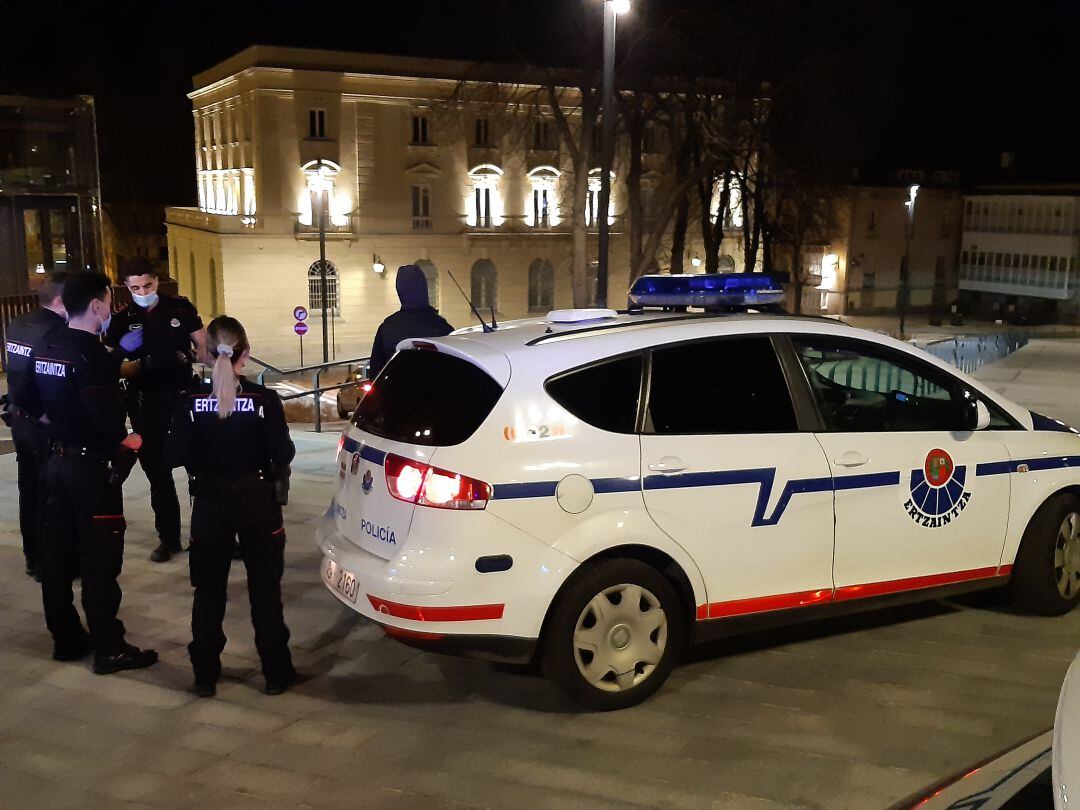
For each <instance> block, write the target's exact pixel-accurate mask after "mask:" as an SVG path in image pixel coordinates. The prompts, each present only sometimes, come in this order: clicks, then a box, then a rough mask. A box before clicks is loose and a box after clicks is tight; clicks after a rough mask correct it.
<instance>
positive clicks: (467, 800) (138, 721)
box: [0, 341, 1080, 808]
mask: <svg viewBox="0 0 1080 810" xmlns="http://www.w3.org/2000/svg"><path fill="white" fill-rule="evenodd" d="M978 376H980V377H981V378H983V379H985V380H986V381H988V382H989V383H990V384H991V385H993V386H995V387H997V388H999V389H1000V390H1002V391H1003V392H1004V393H1005V394H1006V395H1007V396H1010V397H1012V398H1013V399H1016V400H1017V401H1019V402H1021V403H1023V404H1025V405H1029V406H1031V407H1034V408H1036V409H1037V410H1040V411H1042V412H1044V413H1046V414H1048V415H1051V416H1058V417H1060V418H1063V419H1066V420H1072V421H1073V422H1074V423H1078V424H1080V400H1078V397H1077V393H1078V392H1080V342H1067V341H1035V342H1033V343H1032V344H1030V345H1029V346H1027V347H1025V348H1024V349H1022V350H1020V351H1019V352H1018V353H1016V354H1015V355H1013V356H1011V357H1009V358H1006V359H1005V360H1002V361H1000V362H998V363H996V364H994V365H992V366H989V367H987V368H985V369H983V370H982V371H981V372H980V374H979V375H978ZM295 438H296V442H297V446H298V450H299V455H298V458H297V461H296V463H295V465H294V470H295V474H294V476H293V486H292V502H291V504H290V506H289V507H288V510H287V513H286V517H287V530H288V546H287V569H286V572H285V583H284V593H285V611H286V619H287V621H288V623H289V626H290V627H291V629H292V633H293V649H294V655H295V658H296V663H297V667H298V668H299V669H300V670H301V672H302V673H303V674H304V676H305V681H304V682H303V683H302V684H300V685H299V686H298V687H297V688H296V689H295V690H294V691H292V692H289V693H287V694H285V695H282V696H280V697H267V696H265V695H264V694H262V691H261V687H262V678H261V676H260V675H259V673H258V659H257V656H256V654H255V649H254V644H253V640H252V631H251V628H250V624H249V621H248V615H247V597H246V593H245V591H244V584H243V574H242V571H239V570H234V572H233V575H232V584H231V589H230V604H229V616H228V619H227V623H226V633H227V635H228V636H229V645H228V647H227V648H226V654H225V657H224V663H225V678H224V681H223V682H222V683H221V684H220V686H219V690H218V696H217V697H216V698H214V699H211V700H200V699H197V698H195V697H194V696H193V695H192V694H190V693H189V692H187V691H186V690H187V688H188V687H189V685H190V683H191V671H190V668H189V665H188V661H187V653H186V649H185V644H186V643H187V641H188V640H189V628H188V621H189V612H190V607H191V589H190V586H189V584H188V580H187V561H186V557H180V558H178V559H174V560H173V561H171V562H169V563H167V564H164V565H155V564H153V563H151V562H149V560H148V556H149V553H150V550H151V549H152V548H153V547H154V545H155V540H154V539H153V538H152V536H151V534H152V517H151V514H150V510H149V499H148V488H147V484H146V481H145V479H144V478H143V477H142V475H141V473H140V472H138V471H136V473H135V474H134V475H133V476H132V478H131V479H130V481H129V482H128V484H127V486H126V496H127V511H128V517H129V525H130V527H129V531H128V537H127V558H126V561H125V566H124V574H123V577H122V580H121V584H122V586H123V589H124V604H123V608H122V618H123V619H124V622H125V623H126V625H127V627H128V630H129V637H130V639H131V640H132V641H133V642H134V643H136V644H138V645H140V646H154V647H156V648H157V649H158V650H159V652H160V653H161V662H160V663H159V664H158V665H157V666H155V667H153V668H151V669H148V670H143V671H139V672H136V673H127V674H122V675H114V676H107V677H101V676H95V675H94V674H92V672H91V671H90V666H89V663H88V662H82V663H77V664H60V663H55V662H53V661H52V660H51V658H50V653H51V642H50V639H49V637H48V635H47V633H46V631H45V627H44V623H43V621H42V618H41V606H40V590H39V589H38V587H37V585H36V584H35V583H34V582H33V581H31V580H30V579H28V578H27V577H26V576H25V575H24V574H23V571H22V556H21V553H20V550H19V537H18V533H17V519H16V504H17V500H16V489H15V459H14V456H13V455H12V454H11V453H10V452H8V453H7V454H6V455H2V456H0V492H2V494H3V497H2V498H0V807H4V808H7V807H10V808H26V807H42V808H45V807H48V808H60V807H76V806H77V807H118V806H128V807H193V806H202V807H228V808H244V807H256V806H258V807H292V806H302V807H335V808H341V807H394V808H405V807H423V808H429V807H435V808H438V807H462V806H464V807H523V808H534V807H535V808H548V807H550V808H574V807H581V808H602V807H628V806H642V807H673V808H674V807H680V808H681V807H686V808H703V807H716V808H721V807H722V808H728V807H735V808H739V807H748V808H771V807H815V808H826V807H827V808H874V807H884V806H887V805H888V804H890V803H891V802H893V801H896V800H897V799H899V798H901V797H903V796H905V795H907V794H909V793H910V792H912V791H914V790H917V789H918V788H920V787H922V786H924V785H926V784H928V783H930V782H933V781H935V780H936V779H938V778H939V777H941V776H943V775H946V774H949V773H951V772H954V771H957V770H958V769H961V768H963V767H965V766H966V765H969V764H971V763H973V762H975V761H977V760H979V759H981V758H983V757H986V756H987V755H990V754H992V753H994V752H995V751H997V750H999V749H1001V748H1003V747H1005V746H1008V745H1011V744H1013V743H1015V742H1017V741H1018V740H1020V739H1022V738H1024V737H1026V736H1029V735H1031V734H1034V733H1036V732H1038V731H1041V730H1043V729H1046V728H1048V727H1049V726H1050V725H1051V723H1052V722H1053V715H1054V707H1055V704H1056V700H1057V693H1058V689H1059V687H1060V684H1061V681H1062V678H1063V677H1064V675H1065V671H1066V669H1067V667H1068V664H1069V662H1070V660H1071V659H1072V657H1073V656H1074V654H1075V653H1076V650H1077V647H1078V646H1080V612H1076V613H1074V614H1073V615H1070V616H1065V617H1061V618H1055V619H1047V618H1041V617H1033V616H1027V615H1022V614H1018V613H1015V612H1014V611H1013V610H1012V609H1011V607H1010V606H1009V605H1008V604H1007V603H1004V602H1002V601H1001V600H1000V599H996V598H994V596H993V595H990V596H987V595H979V596H975V597H971V598H965V599H963V600H961V601H958V602H953V601H946V602H934V603H930V604H925V605H918V606H912V607H907V608H902V609H893V610H890V611H887V612H883V613H874V614H866V615H862V616H857V617H850V618H845V619H840V620H832V621H827V622H819V623H815V624H810V625H805V626H802V627H798V628H794V629H787V630H781V631H772V632H769V633H763V634H760V635H755V636H749V637H744V638H740V639H735V640H728V641H725V642H723V643H720V644H715V645H713V646H710V647H708V648H705V649H699V650H696V651H694V652H692V653H691V654H690V657H689V659H688V660H687V662H686V663H684V665H683V666H681V667H679V668H678V669H677V670H676V671H675V673H674V674H673V675H672V677H671V679H670V681H669V682H668V684H667V685H666V686H665V688H664V689H663V690H662V691H661V692H660V693H659V694H658V695H657V696H656V697H655V698H654V699H652V700H650V701H648V702H647V703H646V704H644V705H642V706H638V707H636V708H633V709H629V710H626V711H622V712H617V713H609V714H590V713H584V712H581V711H579V710H578V709H577V708H576V706H575V705H574V704H572V703H570V702H569V701H568V700H566V699H564V698H563V697H562V696H561V695H560V694H559V693H558V692H557V691H556V690H555V689H554V687H552V686H550V685H549V684H548V683H547V682H546V681H545V680H543V679H542V678H540V677H538V676H536V675H534V674H532V673H530V672H528V671H524V670H521V669H515V668H508V667H496V666H493V665H489V664H485V663H480V662H473V661H463V660H457V659H453V658H446V657H441V656H436V655H431V654H424V653H420V652H417V651H414V650H412V649H410V648H407V647H404V646H402V645H400V644H398V643H397V642H395V641H392V640H390V639H387V638H385V637H384V636H383V634H382V632H381V631H380V630H378V629H377V628H376V627H375V626H374V625H372V624H370V623H368V622H366V621H365V620H363V619H362V618H360V617H359V616H357V615H356V614H354V613H353V612H351V611H349V610H348V609H346V608H344V607H342V606H341V605H340V604H339V603H338V602H337V601H336V600H335V599H334V598H333V597H331V596H330V595H329V594H327V593H325V591H324V587H323V585H322V584H321V583H320V581H319V576H318V569H319V565H318V563H319V556H318V552H317V551H316V549H315V548H314V543H313V522H314V520H315V519H316V517H317V516H318V515H319V514H321V512H322V511H323V510H324V509H325V508H326V505H327V502H328V500H329V498H330V497H331V495H332V493H333V490H334V486H335V483H336V477H335V471H334V465H333V457H334V452H335V449H336V435H332V434H330V435H328V434H324V435H315V434H310V433H303V432H297V433H296V436H295ZM4 449H5V448H4V447H0V451H3V450H4ZM179 480H180V479H179V477H178V481H179ZM181 486H183V485H182V484H181ZM182 491H183V490H182ZM185 511H186V510H185ZM237 566H238V567H239V566H240V564H237Z"/></svg>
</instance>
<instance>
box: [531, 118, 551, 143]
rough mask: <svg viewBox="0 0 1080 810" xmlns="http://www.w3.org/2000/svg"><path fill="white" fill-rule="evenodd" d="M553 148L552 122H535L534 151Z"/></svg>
mask: <svg viewBox="0 0 1080 810" xmlns="http://www.w3.org/2000/svg"><path fill="white" fill-rule="evenodd" d="M550 148H551V122H550V121H545V120H542V119H541V120H539V121H534V122H533V149H550Z"/></svg>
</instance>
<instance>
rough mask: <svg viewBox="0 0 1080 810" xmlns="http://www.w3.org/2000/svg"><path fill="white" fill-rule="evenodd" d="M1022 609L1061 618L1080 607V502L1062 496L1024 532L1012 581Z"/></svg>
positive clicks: (1047, 505) (1042, 508)
mask: <svg viewBox="0 0 1080 810" xmlns="http://www.w3.org/2000/svg"><path fill="white" fill-rule="evenodd" d="M1012 591H1013V598H1014V599H1015V601H1016V603H1017V604H1018V605H1020V607H1022V608H1024V609H1026V610H1030V611H1031V612H1032V613H1041V614H1043V615H1044V616H1060V615H1062V614H1063V613H1068V612H1069V611H1070V610H1072V609H1073V608H1074V607H1076V606H1077V604H1080V498H1078V497H1077V496H1076V495H1073V494H1071V493H1068V492H1062V493H1058V494H1057V495H1054V496H1053V497H1051V498H1050V499H1049V500H1047V501H1046V503H1044V504H1043V505H1042V506H1040V507H1039V509H1038V511H1037V512H1036V513H1035V515H1034V517H1032V518H1031V522H1030V523H1028V527H1027V529H1026V530H1025V531H1024V537H1023V539H1022V540H1021V541H1020V550H1019V552H1018V553H1017V555H1016V565H1015V566H1014V568H1013V578H1012Z"/></svg>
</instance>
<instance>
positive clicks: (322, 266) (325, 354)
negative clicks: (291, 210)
mask: <svg viewBox="0 0 1080 810" xmlns="http://www.w3.org/2000/svg"><path fill="white" fill-rule="evenodd" d="M329 196H330V195H329V193H328V191H327V189H326V187H325V186H323V187H322V188H320V189H319V301H321V302H322V361H323V362H324V363H329V362H330V351H329V346H330V344H329V335H328V334H327V322H326V215H327V208H329V206H330V200H329Z"/></svg>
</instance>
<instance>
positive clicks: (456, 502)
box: [384, 453, 491, 509]
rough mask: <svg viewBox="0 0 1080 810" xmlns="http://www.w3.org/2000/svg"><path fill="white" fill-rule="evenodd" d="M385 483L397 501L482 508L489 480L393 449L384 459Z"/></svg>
mask: <svg viewBox="0 0 1080 810" xmlns="http://www.w3.org/2000/svg"><path fill="white" fill-rule="evenodd" d="M384 469H385V471H386V486H387V488H388V489H389V490H390V494H391V495H393V496H394V497H395V498H397V499H398V500H400V501H408V502H409V503H415V504H417V505H418V506H433V507H435V508H436V509H484V508H485V507H486V506H487V503H488V501H489V500H490V499H491V484H485V483H484V482H483V481H478V480H476V479H475V478H469V477H468V476H467V475H461V474H459V473H455V472H451V471H450V470H443V469H440V468H438V467H432V466H431V465H430V464H424V463H423V462H420V461H412V460H410V459H407V458H402V457H401V456H395V455H394V454H393V453H387V455H386V461H385V462H384Z"/></svg>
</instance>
